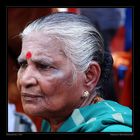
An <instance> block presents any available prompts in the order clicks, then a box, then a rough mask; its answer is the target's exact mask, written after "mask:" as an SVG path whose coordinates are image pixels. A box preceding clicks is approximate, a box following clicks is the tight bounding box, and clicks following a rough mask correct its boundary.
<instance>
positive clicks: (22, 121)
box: [8, 103, 37, 132]
mask: <svg viewBox="0 0 140 140" xmlns="http://www.w3.org/2000/svg"><path fill="white" fill-rule="evenodd" d="M36 131H37V129H36V126H35V124H34V123H33V122H32V121H31V119H30V118H29V117H28V116H27V115H25V114H23V113H19V112H16V106H15V105H14V104H11V103H8V132H36Z"/></svg>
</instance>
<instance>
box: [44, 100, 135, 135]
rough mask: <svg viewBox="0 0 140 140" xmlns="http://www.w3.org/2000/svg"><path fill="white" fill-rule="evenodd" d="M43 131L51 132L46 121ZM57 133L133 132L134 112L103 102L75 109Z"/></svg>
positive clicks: (113, 103) (115, 103)
mask: <svg viewBox="0 0 140 140" xmlns="http://www.w3.org/2000/svg"><path fill="white" fill-rule="evenodd" d="M42 131H43V132H50V131H51V129H50V125H49V123H48V121H46V120H44V121H43V122H42ZM57 132H132V110H131V109H130V108H128V107H126V106H122V105H120V104H119V103H117V102H114V101H110V100H103V101H100V102H98V103H96V104H91V105H88V106H85V107H81V108H78V109H75V110H74V111H73V113H72V114H71V116H70V117H69V118H68V119H67V120H66V121H65V122H64V123H63V124H62V125H61V127H60V128H59V129H58V130H57Z"/></svg>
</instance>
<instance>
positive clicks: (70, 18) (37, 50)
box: [17, 13, 132, 132]
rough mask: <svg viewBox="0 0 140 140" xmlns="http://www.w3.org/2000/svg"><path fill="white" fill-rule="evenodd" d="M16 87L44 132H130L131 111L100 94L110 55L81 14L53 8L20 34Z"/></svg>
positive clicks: (105, 78)
mask: <svg viewBox="0 0 140 140" xmlns="http://www.w3.org/2000/svg"><path fill="white" fill-rule="evenodd" d="M21 37H22V50H21V54H20V56H19V57H18V62H19V64H20V69H19V71H18V79H17V86H18V89H19V90H20V92H21V98H22V104H23V108H24V110H25V112H26V113H28V114H31V115H34V116H40V117H42V118H43V119H44V121H43V123H42V131H44V132H131V131H132V111H131V110H130V109H129V108H128V107H125V106H122V105H120V104H118V103H117V102H114V101H110V100H104V99H103V98H102V95H103V93H102V86H103V83H104V82H105V80H107V78H108V77H109V74H110V73H111V68H112V57H111V55H110V54H109V53H107V52H105V51H104V47H103V40H102V37H101V35H100V34H99V32H98V31H97V30H96V29H95V27H94V26H93V25H92V24H91V22H90V21H89V20H88V19H87V18H86V17H84V16H81V15H76V14H72V13H54V14H52V15H49V16H47V17H42V18H40V19H37V20H36V21H34V22H33V23H31V24H29V25H28V26H27V27H26V28H25V29H24V31H23V32H22V33H21Z"/></svg>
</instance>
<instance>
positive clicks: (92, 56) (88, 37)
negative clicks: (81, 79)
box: [21, 12, 110, 81]
mask: <svg viewBox="0 0 140 140" xmlns="http://www.w3.org/2000/svg"><path fill="white" fill-rule="evenodd" d="M32 31H41V32H43V33H44V34H45V35H50V36H55V37H56V38H58V39H59V40H62V41H63V42H64V44H65V45H63V46H62V47H63V48H62V49H63V50H64V52H65V55H66V56H67V57H68V58H69V59H70V60H71V61H72V62H73V63H74V64H75V67H76V69H77V70H78V71H83V72H84V71H86V70H87V69H88V66H89V64H90V62H91V61H92V60H94V61H97V62H98V63H99V65H100V66H101V70H102V69H103V68H102V67H103V62H104V46H103V39H102V37H101V35H100V33H99V32H98V31H97V30H96V28H95V27H94V26H93V24H92V23H91V22H90V20H89V19H88V18H87V17H84V16H82V15H78V14H72V13H63V12H60V13H54V14H51V15H49V16H46V17H42V18H40V19H37V20H35V21H34V22H33V23H31V24H29V25H28V26H27V27H26V28H25V29H24V31H23V32H22V33H21V36H22V38H24V37H25V36H27V35H28V34H30V33H31V32H32ZM109 71H110V70H109ZM101 76H102V77H105V76H103V74H101ZM106 77H107V76H106ZM102 79H103V80H101V78H100V81H104V79H105V78H102Z"/></svg>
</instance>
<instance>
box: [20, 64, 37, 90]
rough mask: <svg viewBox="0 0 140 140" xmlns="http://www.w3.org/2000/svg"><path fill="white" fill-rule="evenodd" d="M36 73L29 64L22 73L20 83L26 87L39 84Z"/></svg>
mask: <svg viewBox="0 0 140 140" xmlns="http://www.w3.org/2000/svg"><path fill="white" fill-rule="evenodd" d="M35 76H36V74H35V72H34V70H33V69H32V68H31V66H28V67H27V68H26V69H25V70H24V72H23V73H22V74H21V79H20V85H21V86H22V87H24V88H29V87H32V86H35V85H36V84H37V79H36V77H35Z"/></svg>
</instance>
